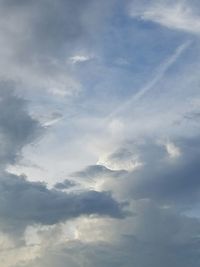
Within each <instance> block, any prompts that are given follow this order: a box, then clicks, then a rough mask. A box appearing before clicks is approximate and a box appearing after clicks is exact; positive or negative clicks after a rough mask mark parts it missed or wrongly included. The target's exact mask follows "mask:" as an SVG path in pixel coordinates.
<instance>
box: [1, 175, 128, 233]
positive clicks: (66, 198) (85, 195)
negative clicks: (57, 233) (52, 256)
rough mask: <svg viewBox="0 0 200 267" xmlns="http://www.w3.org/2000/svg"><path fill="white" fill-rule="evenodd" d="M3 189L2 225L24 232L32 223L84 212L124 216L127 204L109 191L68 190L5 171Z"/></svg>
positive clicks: (54, 219) (2, 177)
mask: <svg viewBox="0 0 200 267" xmlns="http://www.w3.org/2000/svg"><path fill="white" fill-rule="evenodd" d="M0 192H1V193H0V195H1V204H0V216H1V224H0V225H1V228H2V229H4V230H5V231H13V230H14V231H16V232H18V231H20V232H21V230H24V229H25V228H26V226H28V225H33V224H44V225H52V224H56V223H58V222H61V221H66V220H68V219H71V218H75V217H78V216H81V215H90V214H96V215H101V216H111V217H115V218H122V217H123V216H124V214H123V212H122V207H123V205H121V204H119V203H117V202H116V201H115V200H114V199H113V198H112V196H111V194H110V193H108V192H95V191H82V192H79V193H68V194H67V193H64V192H61V191H58V190H50V189H48V188H47V187H46V185H44V184H42V183H40V182H29V181H27V180H26V179H25V178H24V177H18V176H16V175H11V174H6V173H5V174H2V175H1V180H0Z"/></svg>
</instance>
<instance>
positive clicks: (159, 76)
mask: <svg viewBox="0 0 200 267" xmlns="http://www.w3.org/2000/svg"><path fill="white" fill-rule="evenodd" d="M191 43H192V41H187V42H186V43H184V44H182V45H180V46H179V47H178V48H177V49H176V50H175V52H174V53H173V54H172V55H171V56H170V58H168V59H167V60H166V61H165V62H164V63H163V64H162V65H161V66H160V68H159V69H158V71H157V73H156V75H155V77H154V78H153V79H152V80H151V81H150V82H148V83H147V84H146V85H145V86H144V87H142V88H141V89H140V90H139V91H138V92H137V93H136V94H134V95H132V96H131V97H130V98H129V99H128V101H126V102H125V103H124V104H122V106H120V107H119V108H117V109H115V110H114V111H113V112H111V113H110V114H109V115H108V117H107V118H106V121H108V120H110V119H112V118H113V117H114V116H115V115H117V114H119V113H120V112H122V111H123V110H125V109H126V108H127V107H128V106H129V105H130V104H133V103H135V102H136V101H138V100H139V99H140V98H142V97H143V95H145V94H146V93H147V92H149V91H150V90H151V89H152V88H153V87H154V86H155V85H156V84H157V83H158V82H159V81H160V80H161V79H162V78H163V76H164V75H165V73H166V72H167V71H168V69H169V68H170V67H171V66H172V65H173V64H174V63H175V62H176V61H177V60H178V58H179V57H180V56H181V55H182V53H183V52H184V51H185V50H186V49H187V48H188V47H189V46H190V45H191Z"/></svg>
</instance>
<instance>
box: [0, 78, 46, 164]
mask: <svg viewBox="0 0 200 267" xmlns="http://www.w3.org/2000/svg"><path fill="white" fill-rule="evenodd" d="M41 131H42V127H41V126H40V125H39V123H38V122H37V121H36V120H34V119H33V118H31V117H30V116H29V114H28V113H27V107H26V102H25V101H24V100H23V99H21V98H20V97H18V96H17V95H15V93H14V91H13V84H12V83H9V82H1V83H0V164H1V165H3V166H5V165H7V164H13V163H15V162H16V160H17V158H18V157H19V156H20V155H21V150H22V148H23V147H24V146H25V145H28V144H30V143H31V142H32V141H33V140H34V139H35V138H36V137H37V136H38V135H39V134H41Z"/></svg>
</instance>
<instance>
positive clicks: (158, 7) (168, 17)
mask: <svg viewBox="0 0 200 267" xmlns="http://www.w3.org/2000/svg"><path fill="white" fill-rule="evenodd" d="M130 14H131V16H133V17H139V18H140V19H142V20H147V21H152V22H155V23H158V24H161V25H163V26H165V27H167V28H170V29H175V30H181V31H185V32H189V33H192V34H199V33H200V16H199V15H198V14H197V13H196V12H195V10H194V8H192V7H191V6H190V5H189V4H188V3H186V2H185V1H183V2H180V1H178V2H177V1H176V2H175V3H166V1H161V2H160V1H153V3H152V2H150V3H148V4H144V5H143V6H140V8H135V6H134V5H133V7H132V9H131V12H130Z"/></svg>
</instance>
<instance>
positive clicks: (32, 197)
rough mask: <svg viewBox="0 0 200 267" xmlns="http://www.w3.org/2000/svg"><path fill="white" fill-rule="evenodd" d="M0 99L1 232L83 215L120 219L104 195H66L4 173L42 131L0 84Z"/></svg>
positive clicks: (116, 207)
mask: <svg viewBox="0 0 200 267" xmlns="http://www.w3.org/2000/svg"><path fill="white" fill-rule="evenodd" d="M0 97H1V98H0V101H1V105H0V137H1V139H0V141H1V143H0V145H1V165H2V166H1V170H0V198H1V201H0V217H1V223H0V227H1V229H3V230H4V231H8V232H9V231H14V232H18V231H19V232H21V230H22V231H23V230H24V229H25V228H26V226H28V225H31V224H47V225H51V224H55V223H58V222H60V221H65V220H67V219H70V218H74V217H78V216H81V215H83V214H85V215H90V214H98V215H102V216H104V215H105V216H111V217H116V218H121V217H123V212H122V206H123V205H121V204H119V203H118V202H116V201H115V200H114V199H113V198H112V196H111V194H110V193H108V192H95V191H82V192H78V193H76V194H75V193H69V194H66V193H64V192H62V191H58V190H54V189H52V190H50V189H48V188H47V186H46V185H44V184H42V183H40V182H30V181H28V180H26V179H25V177H21V176H17V175H12V174H9V173H8V172H6V171H5V169H6V166H7V164H13V163H16V161H17V159H18V157H19V156H21V153H22V148H23V147H24V146H25V145H28V144H30V143H31V142H33V141H34V140H35V138H36V137H37V136H38V134H39V133H40V131H39V130H42V128H41V126H40V125H39V124H38V123H37V121H35V120H34V119H32V118H31V116H30V115H29V114H28V111H27V109H26V105H25V101H24V100H22V99H21V98H20V97H18V96H16V95H15V93H14V91H13V90H12V89H10V87H9V85H8V84H6V83H5V84H2V90H1V91H0Z"/></svg>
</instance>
